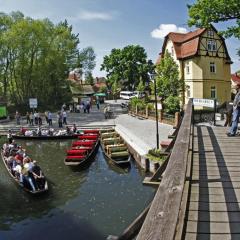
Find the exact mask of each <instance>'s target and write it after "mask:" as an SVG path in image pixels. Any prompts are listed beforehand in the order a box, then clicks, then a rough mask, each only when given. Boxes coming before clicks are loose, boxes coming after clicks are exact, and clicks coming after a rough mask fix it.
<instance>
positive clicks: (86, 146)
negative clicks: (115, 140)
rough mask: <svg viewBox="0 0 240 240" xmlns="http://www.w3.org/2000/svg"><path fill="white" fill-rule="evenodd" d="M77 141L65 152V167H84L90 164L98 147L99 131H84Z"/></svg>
mask: <svg viewBox="0 0 240 240" xmlns="http://www.w3.org/2000/svg"><path fill="white" fill-rule="evenodd" d="M78 138H79V140H77V141H75V142H73V143H72V146H71V149H69V150H67V155H66V157H65V159H64V163H65V165H66V166H72V167H76V166H85V165H87V164H88V163H91V162H92V160H93V159H94V156H95V154H96V153H97V150H98V146H99V131H98V130H84V131H83V134H82V135H81V136H79V137H78Z"/></svg>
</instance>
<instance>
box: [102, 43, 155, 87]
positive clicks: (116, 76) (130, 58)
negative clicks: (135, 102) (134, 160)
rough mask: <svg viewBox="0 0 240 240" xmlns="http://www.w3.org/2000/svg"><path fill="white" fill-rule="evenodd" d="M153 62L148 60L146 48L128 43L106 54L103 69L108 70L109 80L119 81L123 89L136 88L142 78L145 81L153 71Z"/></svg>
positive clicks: (112, 81) (111, 81)
mask: <svg viewBox="0 0 240 240" xmlns="http://www.w3.org/2000/svg"><path fill="white" fill-rule="evenodd" d="M152 69H153V63H152V61H151V60H147V54H146V52H145V49H144V48H143V47H141V46H139V45H128V46H126V47H124V48H123V49H115V48H114V49H112V51H111V54H110V55H109V56H105V57H104V59H103V63H102V65H101V70H105V71H106V72H107V77H108V82H110V84H113V83H114V81H115V80H116V81H118V82H119V84H121V86H123V89H128V90H134V89H135V88H136V86H137V85H138V84H139V81H140V79H143V81H144V82H145V81H146V80H147V78H148V77H147V73H148V72H149V71H152Z"/></svg>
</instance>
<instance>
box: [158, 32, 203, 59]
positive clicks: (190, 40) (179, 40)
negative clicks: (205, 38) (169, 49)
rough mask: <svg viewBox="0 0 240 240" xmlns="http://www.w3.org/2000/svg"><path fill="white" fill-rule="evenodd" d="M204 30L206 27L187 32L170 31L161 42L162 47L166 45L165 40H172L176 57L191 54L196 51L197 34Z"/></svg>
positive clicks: (179, 57)
mask: <svg viewBox="0 0 240 240" xmlns="http://www.w3.org/2000/svg"><path fill="white" fill-rule="evenodd" d="M205 30H206V28H202V29H197V30H196V31H194V32H189V33H174V32H170V33H169V34H168V35H167V36H166V37H165V41H164V44H163V49H164V48H165V46H166V43H167V40H168V39H170V40H171V41H172V42H173V46H174V49H175V52H176V55H177V59H182V58H186V57H190V56H193V55H195V54H196V53H197V50H198V43H199V36H200V35H201V34H202V33H203V32H204V31H205Z"/></svg>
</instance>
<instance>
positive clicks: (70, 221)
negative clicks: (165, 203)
mask: <svg viewBox="0 0 240 240" xmlns="http://www.w3.org/2000/svg"><path fill="white" fill-rule="evenodd" d="M18 142H19V143H20V144H21V145H22V146H23V147H24V148H26V149H27V152H28V154H29V155H30V156H31V157H32V158H33V159H35V160H37V161H38V163H39V165H40V166H41V168H42V170H43V172H44V173H45V175H46V176H47V179H48V181H49V188H50V189H49V192H48V193H47V194H45V195H42V196H37V197H36V196H31V195H29V194H27V193H25V192H23V191H22V190H21V189H20V188H19V187H18V186H16V185H15V183H14V182H13V181H12V179H11V178H10V177H9V175H8V173H7V171H6V169H5V167H4V165H3V163H2V162H1V163H0V194H1V195H0V240H15V239H16V240H28V239H31V240H38V239H41V240H45V239H46V240H49V239H51V240H54V239H58V240H65V239H67V240H75V239H78V240H102V239H106V237H107V236H108V235H109V234H111V235H119V234H121V233H122V232H123V230H124V229H125V228H126V227H127V226H128V225H129V224H130V223H131V222H132V221H133V220H134V219H135V217H136V216H138V214H139V213H141V211H142V210H143V209H144V208H145V207H146V206H147V205H148V203H149V202H150V201H151V200H152V198H153V196H154V192H155V189H153V188H151V187H147V186H143V185H142V180H143V178H144V172H143V171H141V170H140V169H139V168H138V167H137V166H136V165H135V163H134V161H132V163H131V167H130V168H128V169H121V168H118V167H115V166H114V165H111V164H110V163H109V162H107V161H106V160H105V158H104V155H103V153H102V150H101V148H99V150H98V153H97V155H96V157H95V160H94V161H93V162H92V163H91V165H90V166H88V167H87V168H86V169H84V170H81V169H78V170H74V169H71V168H69V167H67V166H65V165H64V163H63V161H64V156H65V151H66V149H68V148H69V146H70V145H71V140H69V141H57V142H56V141H29V142H24V141H18Z"/></svg>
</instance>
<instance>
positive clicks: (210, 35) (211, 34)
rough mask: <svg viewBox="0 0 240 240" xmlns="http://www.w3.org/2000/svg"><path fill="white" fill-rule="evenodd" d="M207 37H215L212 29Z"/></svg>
mask: <svg viewBox="0 0 240 240" xmlns="http://www.w3.org/2000/svg"><path fill="white" fill-rule="evenodd" d="M207 35H208V37H214V31H213V30H212V29H209V30H208V32H207Z"/></svg>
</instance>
